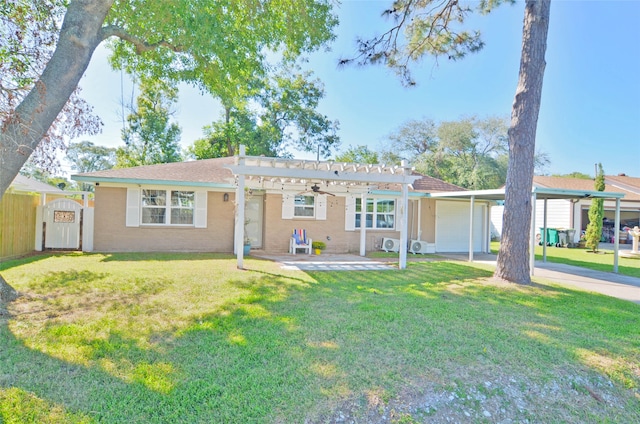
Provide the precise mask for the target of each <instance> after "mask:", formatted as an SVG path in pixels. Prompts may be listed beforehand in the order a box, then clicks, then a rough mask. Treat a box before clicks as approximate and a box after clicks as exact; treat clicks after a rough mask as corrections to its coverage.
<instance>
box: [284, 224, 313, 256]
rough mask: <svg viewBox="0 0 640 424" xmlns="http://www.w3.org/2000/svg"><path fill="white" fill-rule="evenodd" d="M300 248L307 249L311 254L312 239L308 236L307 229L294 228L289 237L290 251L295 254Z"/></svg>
mask: <svg viewBox="0 0 640 424" xmlns="http://www.w3.org/2000/svg"><path fill="white" fill-rule="evenodd" d="M298 249H305V250H307V251H308V252H309V255H310V254H311V239H308V238H307V230H298V229H296V230H293V234H292V235H291V238H290V239H289V253H291V254H293V255H295V254H296V251H297V250H298Z"/></svg>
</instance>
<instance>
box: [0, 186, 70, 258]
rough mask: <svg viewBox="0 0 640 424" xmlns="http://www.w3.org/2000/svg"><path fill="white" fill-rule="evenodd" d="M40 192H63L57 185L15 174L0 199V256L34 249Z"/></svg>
mask: <svg viewBox="0 0 640 424" xmlns="http://www.w3.org/2000/svg"><path fill="white" fill-rule="evenodd" d="M43 193H52V194H60V193H63V191H62V190H60V189H59V188H57V187H54V186H51V185H49V184H45V183H42V182H40V181H37V180H33V179H31V178H28V177H25V176H23V175H17V176H16V178H15V179H14V180H13V182H12V183H11V185H10V186H9V189H8V190H7V192H6V193H5V194H4V196H3V197H2V201H0V258H2V259H8V258H13V257H17V256H21V255H26V254H29V253H31V252H33V250H34V244H35V241H36V234H37V232H36V223H37V216H38V206H39V205H40V203H41V199H42V198H43Z"/></svg>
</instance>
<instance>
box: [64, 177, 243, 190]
mask: <svg viewBox="0 0 640 424" xmlns="http://www.w3.org/2000/svg"><path fill="white" fill-rule="evenodd" d="M71 179H72V180H74V181H82V182H86V183H120V184H135V185H139V184H146V185H172V186H181V187H209V188H222V189H226V190H230V189H235V188H236V187H235V185H234V184H229V183H210V182H205V181H172V180H153V179H151V180H150V179H137V178H108V177H88V176H87V177H85V176H81V175H72V176H71Z"/></svg>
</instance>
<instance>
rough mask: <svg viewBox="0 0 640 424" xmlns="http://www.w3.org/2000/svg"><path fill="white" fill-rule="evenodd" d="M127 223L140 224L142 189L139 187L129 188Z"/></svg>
mask: <svg viewBox="0 0 640 424" xmlns="http://www.w3.org/2000/svg"><path fill="white" fill-rule="evenodd" d="M125 225H126V226H127V227H139V226H140V189H139V188H128V189H127V214H126V223H125Z"/></svg>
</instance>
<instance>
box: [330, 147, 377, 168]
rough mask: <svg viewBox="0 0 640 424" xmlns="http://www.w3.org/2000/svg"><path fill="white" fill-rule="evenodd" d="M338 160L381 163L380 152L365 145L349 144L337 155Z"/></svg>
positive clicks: (336, 159)
mask: <svg viewBox="0 0 640 424" xmlns="http://www.w3.org/2000/svg"><path fill="white" fill-rule="evenodd" d="M335 161H336V162H347V163H363V164H364V163H367V164H369V163H380V158H379V156H378V152H376V151H374V150H371V149H370V148H369V147H367V146H364V145H359V146H349V148H347V149H346V150H345V151H344V152H342V153H340V154H338V155H336V157H335Z"/></svg>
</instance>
